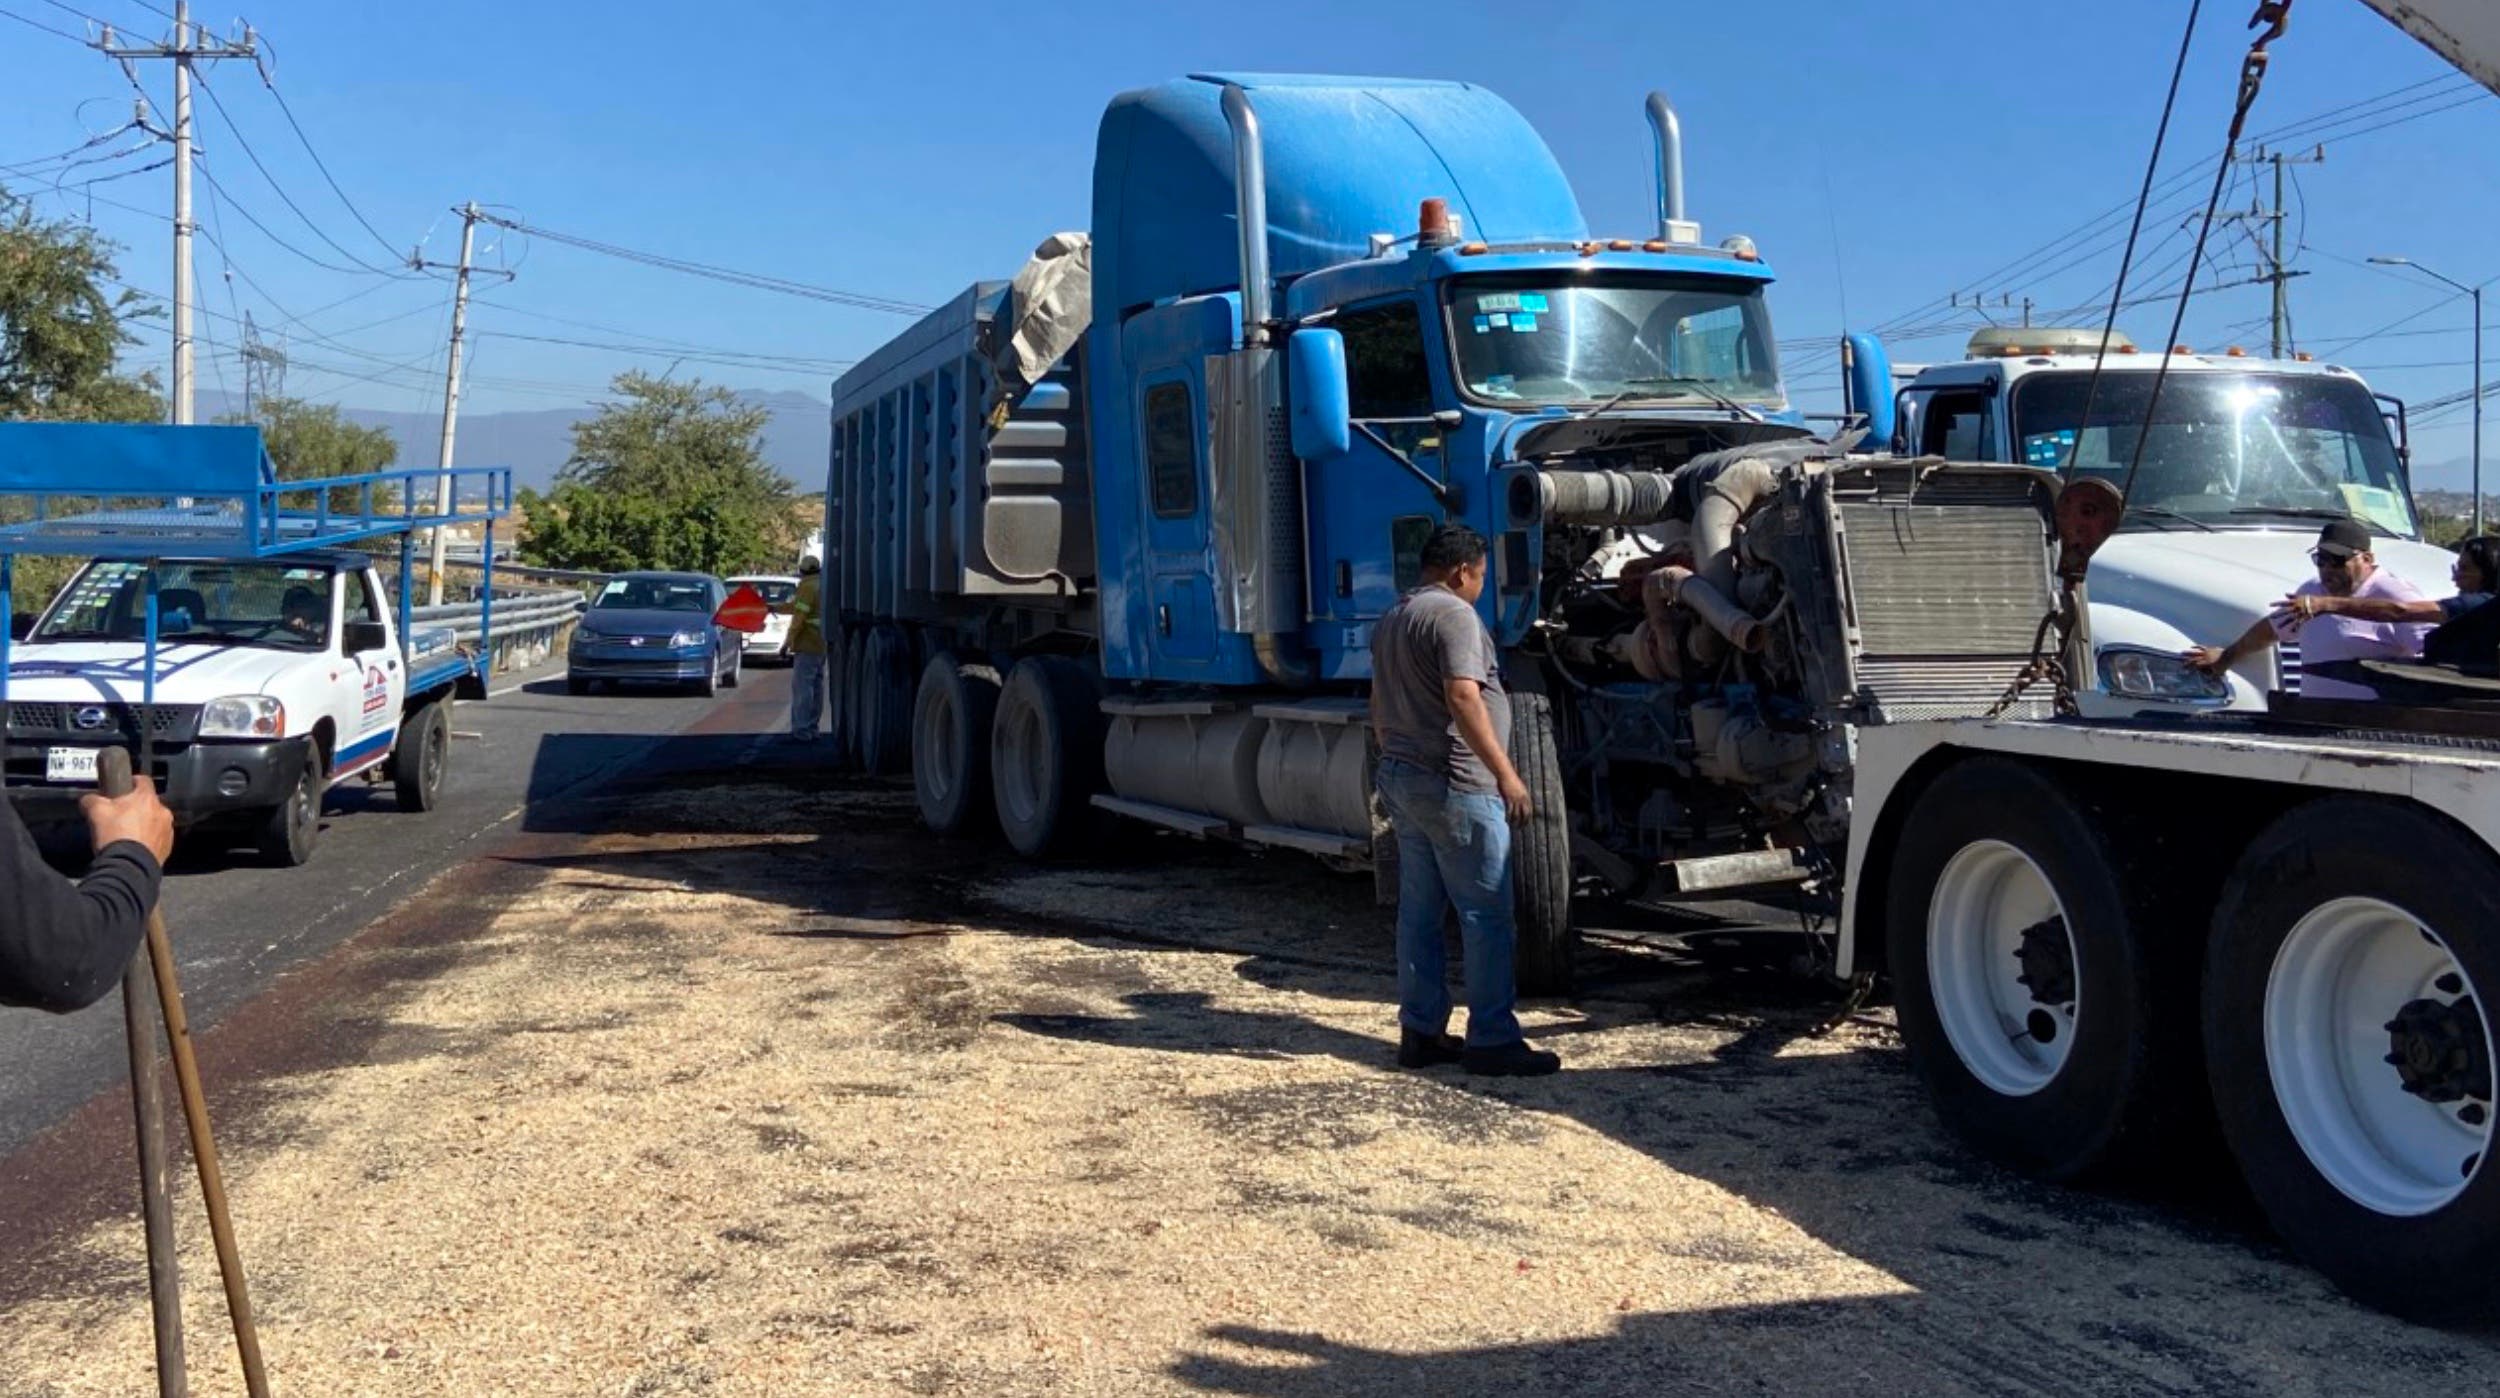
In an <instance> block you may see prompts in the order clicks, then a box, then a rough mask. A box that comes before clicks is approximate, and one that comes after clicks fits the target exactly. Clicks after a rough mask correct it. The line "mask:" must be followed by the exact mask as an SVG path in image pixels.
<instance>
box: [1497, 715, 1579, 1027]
mask: <svg viewBox="0 0 2500 1398" xmlns="http://www.w3.org/2000/svg"><path fill="white" fill-rule="evenodd" d="M1510 703H1511V710H1510V760H1511V764H1512V765H1513V766H1515V767H1517V768H1518V769H1519V780H1520V781H1522V782H1524V783H1526V785H1527V788H1528V799H1529V801H1530V802H1531V803H1532V805H1533V806H1534V808H1535V813H1534V814H1532V815H1530V816H1529V817H1528V820H1527V823H1526V824H1524V825H1521V826H1520V827H1519V828H1518V830H1517V832H1516V833H1515V836H1514V839H1513V843H1512V846H1511V851H1512V854H1511V876H1512V897H1513V903H1514V905H1515V907H1516V908H1517V912H1518V922H1519V973H1518V974H1519V993H1520V994H1522V995H1568V994H1570V993H1571V986H1572V967H1573V963H1574V961H1575V959H1576V957H1577V954H1578V952H1579V949H1580V937H1579V934H1578V933H1577V932H1575V931H1574V930H1573V929H1572V926H1571V822H1570V813H1569V811H1567V810H1566V809H1565V808H1564V803H1563V784H1562V758H1561V756H1560V755H1559V752H1558V750H1557V747H1556V744H1555V741H1554V708H1553V701H1552V700H1550V699H1548V698H1547V697H1546V696H1544V695H1542V694H1524V693H1523V694H1514V695H1512V696H1511V698H1510Z"/></svg>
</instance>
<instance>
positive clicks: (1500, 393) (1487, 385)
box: [1484, 374, 1519, 398]
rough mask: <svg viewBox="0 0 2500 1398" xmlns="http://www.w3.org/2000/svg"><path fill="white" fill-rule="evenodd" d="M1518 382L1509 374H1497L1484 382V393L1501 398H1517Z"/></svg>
mask: <svg viewBox="0 0 2500 1398" xmlns="http://www.w3.org/2000/svg"><path fill="white" fill-rule="evenodd" d="M1518 382H1519V381H1518V380H1517V379H1514V378H1512V377H1511V376H1510V375H1508V374H1495V375H1494V376H1493V377H1491V378H1489V379H1486V380H1485V381H1484V391H1485V392H1486V393H1488V394H1491V395H1493V396H1495V397H1499V398H1516V397H1518V396H1519V390H1518V388H1517V384H1518Z"/></svg>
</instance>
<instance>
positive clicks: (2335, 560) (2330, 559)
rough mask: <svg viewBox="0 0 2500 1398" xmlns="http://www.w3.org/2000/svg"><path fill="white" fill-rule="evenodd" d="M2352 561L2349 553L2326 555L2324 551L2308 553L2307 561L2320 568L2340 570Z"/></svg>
mask: <svg viewBox="0 0 2500 1398" xmlns="http://www.w3.org/2000/svg"><path fill="white" fill-rule="evenodd" d="M2352 560H2353V555H2352V554H2349V553H2328V552H2327V551H2326V550H2325V549H2311V550H2310V551H2309V561H2310V562H2312V563H2315V564H2317V565H2318V566H2319V567H2321V568H2341V567H2343V566H2345V565H2346V564H2348V563H2350V562H2352Z"/></svg>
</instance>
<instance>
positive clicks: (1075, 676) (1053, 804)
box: [990, 655, 1103, 858]
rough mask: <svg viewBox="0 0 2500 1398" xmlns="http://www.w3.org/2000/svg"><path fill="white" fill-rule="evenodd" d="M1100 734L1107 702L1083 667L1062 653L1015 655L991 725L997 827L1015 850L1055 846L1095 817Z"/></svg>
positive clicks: (1035, 854)
mask: <svg viewBox="0 0 2500 1398" xmlns="http://www.w3.org/2000/svg"><path fill="white" fill-rule="evenodd" d="M1102 740H1103V725H1102V707H1101V701H1100V699H1099V697H1098V696H1097V694H1096V692H1095V687H1094V681H1093V678H1092V676H1090V675H1088V674H1087V673H1086V672H1085V669H1084V667H1083V666H1081V665H1079V664H1077V663H1076V662H1075V661H1073V660H1069V659H1067V658H1066V657H1064V656H1056V655H1034V656H1027V657H1025V658H1024V659H1022V660H1019V661H1017V662H1016V667H1015V669H1013V670H1011V671H1009V672H1008V675H1007V687H1006V688H1005V690H1003V691H1002V692H1001V693H1000V695H999V698H998V716H997V718H996V719H995V720H994V721H993V722H992V723H991V725H990V786H991V790H992V791H993V792H994V793H995V794H996V797H997V809H998V827H999V830H1000V832H1001V833H1003V834H1004V835H1006V837H1007V843H1008V844H1010V845H1012V846H1014V847H1015V851H1016V853H1018V854H1021V855H1025V856H1026V857H1028V858H1039V857H1041V856H1043V855H1047V854H1052V853H1056V852H1057V851H1059V850H1060V849H1063V848H1065V847H1066V846H1067V845H1068V843H1069V842H1070V841H1071V840H1072V839H1073V838H1074V837H1075V836H1076V835H1077V834H1078V833H1079V832H1080V831H1082V830H1083V829H1084V828H1085V827H1086V826H1087V825H1088V824H1090V823H1091V812H1092V809H1093V806H1092V803H1093V797H1094V793H1095V792H1097V791H1099V790H1101V789H1102Z"/></svg>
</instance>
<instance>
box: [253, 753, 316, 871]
mask: <svg viewBox="0 0 2500 1398" xmlns="http://www.w3.org/2000/svg"><path fill="white" fill-rule="evenodd" d="M326 766H327V754H325V753H324V752H322V750H321V744H319V743H317V742H313V741H311V740H309V739H308V740H306V741H305V743H304V765H303V768H302V770H300V771H298V772H297V773H296V776H295V786H294V789H293V790H291V791H289V792H288V793H287V799H286V800H284V801H281V802H279V803H278V804H277V805H275V806H272V807H271V808H269V810H268V811H266V812H264V813H263V814H262V816H261V818H260V838H259V840H258V842H257V843H258V844H259V846H260V854H261V857H262V858H263V859H266V860H268V861H269V862H270V863H272V864H275V865H277V866H279V867H280V868H287V869H292V868H295V867H297V866H299V865H302V864H304V863H306V862H307V861H309V860H310V859H311V858H312V853H313V843H314V839H315V837H316V836H318V835H319V834H320V833H321V792H322V787H323V785H324V783H323V780H322V778H323V775H324V769H325V768H326Z"/></svg>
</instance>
